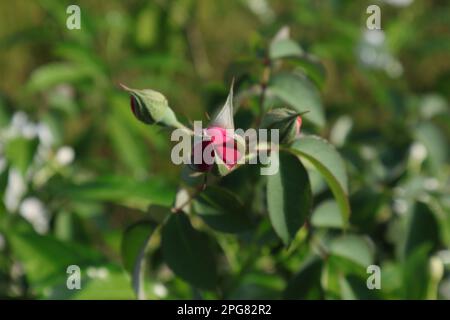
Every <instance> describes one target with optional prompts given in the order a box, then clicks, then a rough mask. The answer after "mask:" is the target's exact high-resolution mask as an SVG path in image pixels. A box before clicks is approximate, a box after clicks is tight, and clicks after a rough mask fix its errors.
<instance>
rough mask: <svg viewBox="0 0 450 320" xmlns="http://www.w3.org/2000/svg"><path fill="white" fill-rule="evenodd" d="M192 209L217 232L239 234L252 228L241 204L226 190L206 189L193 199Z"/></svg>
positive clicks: (214, 187) (213, 187) (218, 188)
mask: <svg viewBox="0 0 450 320" xmlns="http://www.w3.org/2000/svg"><path fill="white" fill-rule="evenodd" d="M193 207H194V210H195V212H196V213H197V214H198V215H199V216H200V217H201V218H202V219H203V221H205V223H206V224H207V225H209V226H210V227H211V228H213V229H216V230H218V231H222V232H229V233H239V232H244V231H246V230H249V229H251V227H252V223H251V221H250V219H249V217H248V216H247V213H246V212H245V209H244V207H243V205H242V203H241V202H240V200H239V199H238V198H237V197H236V196H235V195H234V194H233V193H232V192H230V191H228V190H227V189H224V188H220V187H216V186H210V187H208V188H207V189H206V190H205V191H203V192H202V193H200V195H199V196H198V197H197V198H196V199H195V201H194V203H193Z"/></svg>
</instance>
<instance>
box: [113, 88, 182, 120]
mask: <svg viewBox="0 0 450 320" xmlns="http://www.w3.org/2000/svg"><path fill="white" fill-rule="evenodd" d="M122 88H123V89H125V90H126V91H128V92H129V93H130V94H131V109H132V111H133V113H134V115H135V116H136V118H138V119H139V120H140V121H142V122H144V123H146V124H158V125H161V126H168V127H174V128H183V127H184V126H183V125H182V124H181V123H180V122H179V121H178V120H177V118H176V116H175V113H174V112H173V110H172V109H171V108H170V107H169V103H168V102H167V99H166V97H165V96H163V95H162V94H161V93H159V92H158V91H155V90H151V89H143V90H139V89H131V88H128V87H126V86H124V85H122Z"/></svg>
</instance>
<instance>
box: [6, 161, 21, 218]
mask: <svg viewBox="0 0 450 320" xmlns="http://www.w3.org/2000/svg"><path fill="white" fill-rule="evenodd" d="M25 191H27V187H26V184H25V181H24V178H23V177H22V174H21V173H20V172H19V171H18V170H17V169H14V168H12V169H11V170H9V173H8V185H7V186H6V191H5V196H4V198H3V200H4V202H5V207H6V209H7V210H8V211H9V212H14V211H16V210H17V209H18V207H19V203H20V199H21V198H22V196H23V195H24V194H25Z"/></svg>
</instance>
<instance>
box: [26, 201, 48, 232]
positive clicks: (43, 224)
mask: <svg viewBox="0 0 450 320" xmlns="http://www.w3.org/2000/svg"><path fill="white" fill-rule="evenodd" d="M19 213H20V215H21V216H22V217H24V218H25V219H26V220H27V221H28V222H30V223H31V225H32V226H33V228H34V230H36V232H37V233H40V234H43V233H46V232H47V231H48V227H49V217H48V213H47V210H46V209H45V207H44V205H43V203H42V202H41V200H39V199H38V198H35V197H29V198H26V199H25V200H23V202H22V204H21V205H20V209H19Z"/></svg>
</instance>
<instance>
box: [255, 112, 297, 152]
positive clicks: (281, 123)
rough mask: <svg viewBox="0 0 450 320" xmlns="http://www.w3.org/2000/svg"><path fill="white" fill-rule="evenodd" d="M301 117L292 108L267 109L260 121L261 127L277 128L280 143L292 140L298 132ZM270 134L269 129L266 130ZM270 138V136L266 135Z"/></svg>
mask: <svg viewBox="0 0 450 320" xmlns="http://www.w3.org/2000/svg"><path fill="white" fill-rule="evenodd" d="M301 126H302V117H301V116H300V114H299V113H298V112H296V111H294V110H292V109H288V108H277V109H273V110H270V111H268V112H267V113H266V114H265V116H264V118H263V120H262V121H261V128H264V129H268V130H270V129H278V130H279V139H280V143H281V144H287V143H290V142H292V141H293V140H294V139H295V137H296V136H298V135H299V134H300V128H301ZM268 135H270V131H269V132H268ZM268 138H269V139H270V137H268Z"/></svg>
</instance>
